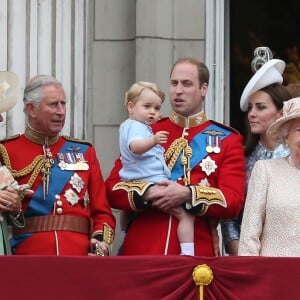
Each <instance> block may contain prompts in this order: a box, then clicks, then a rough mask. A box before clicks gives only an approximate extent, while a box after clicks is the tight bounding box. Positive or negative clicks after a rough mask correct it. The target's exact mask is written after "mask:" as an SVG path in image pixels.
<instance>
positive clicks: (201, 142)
mask: <svg viewBox="0 0 300 300" xmlns="http://www.w3.org/2000/svg"><path fill="white" fill-rule="evenodd" d="M213 130H215V131H222V133H223V135H218V137H219V138H220V140H221V141H222V140H224V139H225V138H227V137H228V136H229V135H230V134H231V133H232V132H231V131H230V130H227V129H225V128H221V127H219V126H217V125H216V124H211V125H209V126H208V127H206V128H204V129H203V130H202V131H201V132H199V133H198V134H197V135H195V136H194V137H193V139H192V140H191V142H190V144H189V145H190V146H191V148H192V149H193V156H192V157H191V164H190V166H191V169H193V168H194V167H195V166H196V165H197V164H199V163H200V162H201V160H202V159H203V158H205V157H206V156H207V155H208V153H207V152H206V150H205V148H206V145H207V139H206V138H203V136H204V135H205V136H206V135H207V133H205V131H213ZM181 156H182V154H181V155H179V157H178V159H177V161H176V163H175V165H174V167H173V169H172V173H171V179H172V180H175V181H176V180H177V179H178V178H181V177H182V176H183V175H184V174H183V168H182V165H181V163H180V162H181Z"/></svg>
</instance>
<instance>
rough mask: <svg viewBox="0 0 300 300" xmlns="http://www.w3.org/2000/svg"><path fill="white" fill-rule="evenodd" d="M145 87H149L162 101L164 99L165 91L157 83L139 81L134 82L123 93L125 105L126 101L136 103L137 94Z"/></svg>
mask: <svg viewBox="0 0 300 300" xmlns="http://www.w3.org/2000/svg"><path fill="white" fill-rule="evenodd" d="M145 89H149V90H151V91H153V92H154V93H155V94H156V95H157V96H158V97H159V98H160V99H161V102H162V103H163V102H164V100H165V93H164V92H163V91H162V90H161V89H160V88H159V87H158V85H157V84H155V83H152V82H146V81H139V82H136V83H134V84H133V85H132V86H131V87H130V88H129V90H128V91H127V92H126V94H125V106H127V104H128V102H133V103H136V102H137V101H138V98H139V96H140V95H141V93H142V91H143V90H145Z"/></svg>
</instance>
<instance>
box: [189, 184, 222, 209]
mask: <svg viewBox="0 0 300 300" xmlns="http://www.w3.org/2000/svg"><path fill="white" fill-rule="evenodd" d="M190 189H191V191H192V207H195V206H198V205H199V204H204V205H203V206H202V209H201V211H200V214H201V215H203V214H205V213H206V211H207V209H208V207H209V206H210V205H212V204H215V205H220V206H222V207H227V202H226V199H225V197H224V195H223V193H222V192H221V190H219V189H217V188H213V187H208V186H205V187H204V186H199V185H191V186H190Z"/></svg>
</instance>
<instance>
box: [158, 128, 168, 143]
mask: <svg viewBox="0 0 300 300" xmlns="http://www.w3.org/2000/svg"><path fill="white" fill-rule="evenodd" d="M168 135H169V132H168V131H158V132H156V133H155V135H154V139H155V142H156V144H165V143H166V142H167V141H168Z"/></svg>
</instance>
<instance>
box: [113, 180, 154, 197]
mask: <svg viewBox="0 0 300 300" xmlns="http://www.w3.org/2000/svg"><path fill="white" fill-rule="evenodd" d="M152 184H153V182H139V181H129V182H118V183H117V184H115V185H114V187H113V191H115V190H120V189H122V190H125V191H126V192H133V191H134V192H137V193H138V194H139V195H140V196H142V195H143V194H144V193H145V191H146V190H147V188H148V187H149V186H150V185H152Z"/></svg>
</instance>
